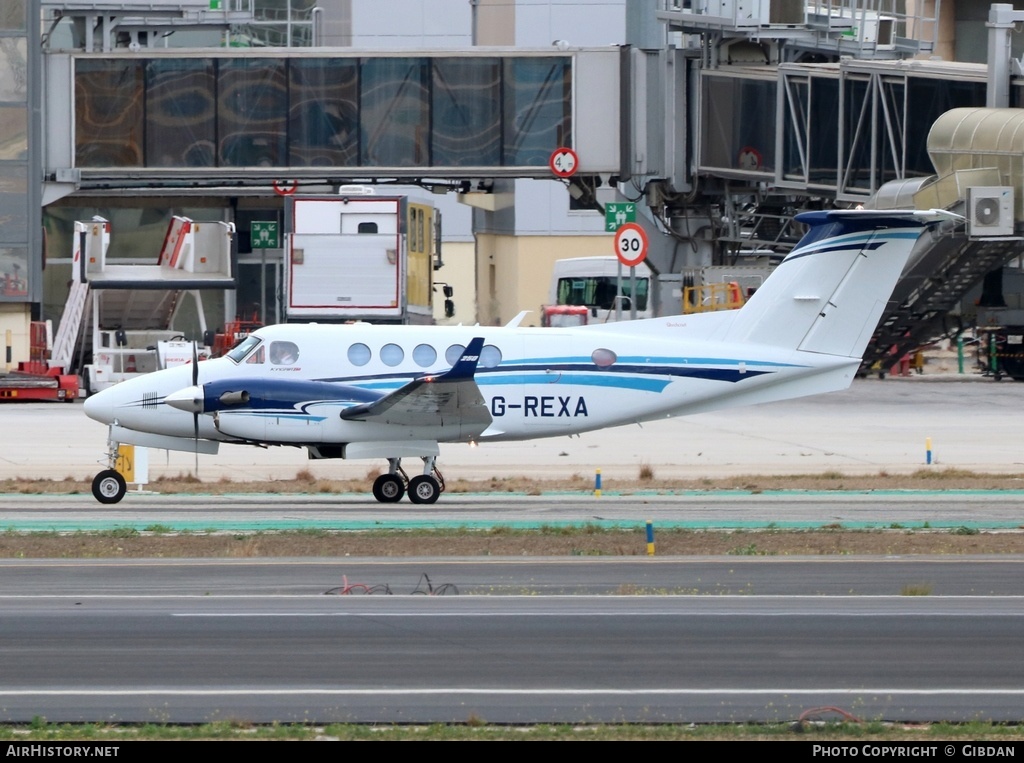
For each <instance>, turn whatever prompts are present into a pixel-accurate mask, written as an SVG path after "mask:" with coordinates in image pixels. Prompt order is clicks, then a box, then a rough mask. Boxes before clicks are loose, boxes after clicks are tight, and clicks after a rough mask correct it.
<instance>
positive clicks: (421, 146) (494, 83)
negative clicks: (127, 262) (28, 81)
mask: <svg viewBox="0 0 1024 763" xmlns="http://www.w3.org/2000/svg"><path fill="white" fill-rule="evenodd" d="M571 84H572V58H571V57H570V56H543V57H517V58H508V59H504V60H503V59H501V58H496V57H483V58H470V57H438V58H435V57H422V56H416V57H387V58H376V57H369V58H309V57H275V58H254V57H249V56H244V57H243V56H238V57H209V58H174V57H164V56H160V57H153V58H120V57H119V58H117V59H113V60H112V59H99V58H84V57H83V58H79V59H77V60H76V62H75V165H76V166H77V167H81V168H89V167H97V168H98V167H124V168H171V167H318V166H336V167H370V168H372V167H403V168H404V167H424V168H430V167H438V168H440V167H500V166H513V167H516V166H518V167H544V166H546V165H547V162H548V158H549V157H550V155H551V152H552V151H553V150H554V149H555V148H557V147H559V146H563V145H572V129H571V128H572V124H571V108H572V102H571ZM0 105H2V104H0ZM0 119H3V115H2V113H0ZM2 150H3V146H2V144H0V151H2Z"/></svg>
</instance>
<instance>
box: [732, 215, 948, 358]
mask: <svg viewBox="0 0 1024 763" xmlns="http://www.w3.org/2000/svg"><path fill="white" fill-rule="evenodd" d="M943 217H944V213H943V212H942V211H941V210H932V211H929V212H915V211H902V210H899V211H893V210H886V211H874V210H844V211H838V210H837V211H828V212H805V213H803V214H800V215H797V218H796V219H797V220H799V221H800V222H802V223H805V224H807V225H809V226H811V227H810V230H809V231H808V232H807V234H806V235H805V236H804V237H803V239H801V241H800V243H799V244H798V245H797V247H796V248H795V249H794V250H793V251H792V252H790V254H789V255H788V256H787V257H786V259H784V260H783V261H782V262H781V263H780V264H779V266H778V268H776V270H775V272H773V273H772V275H771V277H769V278H768V279H767V280H766V281H765V283H764V285H763V286H762V287H761V288H760V289H758V290H757V292H756V293H755V294H754V295H753V296H752V297H751V298H750V300H749V301H748V302H747V304H746V305H744V306H743V308H742V309H741V310H740V311H739V313H738V314H737V315H736V319H735V321H734V322H733V324H732V325H731V326H730V328H729V332H728V336H727V339H728V340H731V341H737V342H751V343H757V344H767V345H773V346H778V347H790V348H793V349H797V350H803V351H806V352H819V353H824V354H828V355H839V356H843V357H849V358H860V357H861V356H862V355H863V354H864V350H865V348H866V347H867V343H868V340H869V339H870V338H871V334H872V333H873V332H874V330H875V328H876V326H877V325H878V320H879V318H880V317H881V315H882V311H883V310H884V309H885V305H886V302H888V300H889V297H891V296H892V292H893V289H894V288H895V286H896V282H897V280H899V277H900V274H901V273H902V272H903V268H904V266H905V265H906V263H907V260H908V259H909V257H910V252H911V250H912V249H913V248H914V245H915V244H916V243H917V240H918V238H919V237H920V235H921V233H922V231H924V230H925V229H926V228H927V227H929V226H930V225H934V224H936V223H938V222H939V221H940V220H941V219H943Z"/></svg>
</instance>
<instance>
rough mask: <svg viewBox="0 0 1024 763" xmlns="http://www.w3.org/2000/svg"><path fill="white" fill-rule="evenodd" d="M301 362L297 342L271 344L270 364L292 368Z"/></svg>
mask: <svg viewBox="0 0 1024 763" xmlns="http://www.w3.org/2000/svg"><path fill="white" fill-rule="evenodd" d="M298 361H299V346H298V345H297V344H295V342H271V343H270V362H271V363H273V364H274V365H275V366H292V365H295V364H296V363H297V362H298Z"/></svg>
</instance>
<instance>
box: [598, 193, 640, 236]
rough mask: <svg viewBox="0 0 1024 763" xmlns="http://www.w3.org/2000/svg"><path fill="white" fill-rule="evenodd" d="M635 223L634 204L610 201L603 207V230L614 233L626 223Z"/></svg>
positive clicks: (631, 202)
mask: <svg viewBox="0 0 1024 763" xmlns="http://www.w3.org/2000/svg"><path fill="white" fill-rule="evenodd" d="M635 222H636V202H633V201H610V202H608V203H607V204H605V205H604V229H605V230H606V231H608V232H609V233H614V232H615V231H617V230H618V229H619V228H621V227H622V226H623V225H625V224H626V223H635Z"/></svg>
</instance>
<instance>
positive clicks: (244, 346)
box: [228, 335, 261, 363]
mask: <svg viewBox="0 0 1024 763" xmlns="http://www.w3.org/2000/svg"><path fill="white" fill-rule="evenodd" d="M260 341H261V340H260V338H259V337H258V336H252V335H250V336H247V337H246V338H245V339H243V340H242V341H241V342H239V343H238V344H236V345H235V346H234V347H232V348H231V351H230V352H228V357H229V358H231V359H232V360H233V361H235V362H236V363H241V362H242V358H244V357H245V356H246V355H248V354H249V353H250V352H251V351H252V348H253V347H255V346H256V345H258V344H259V343H260Z"/></svg>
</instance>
